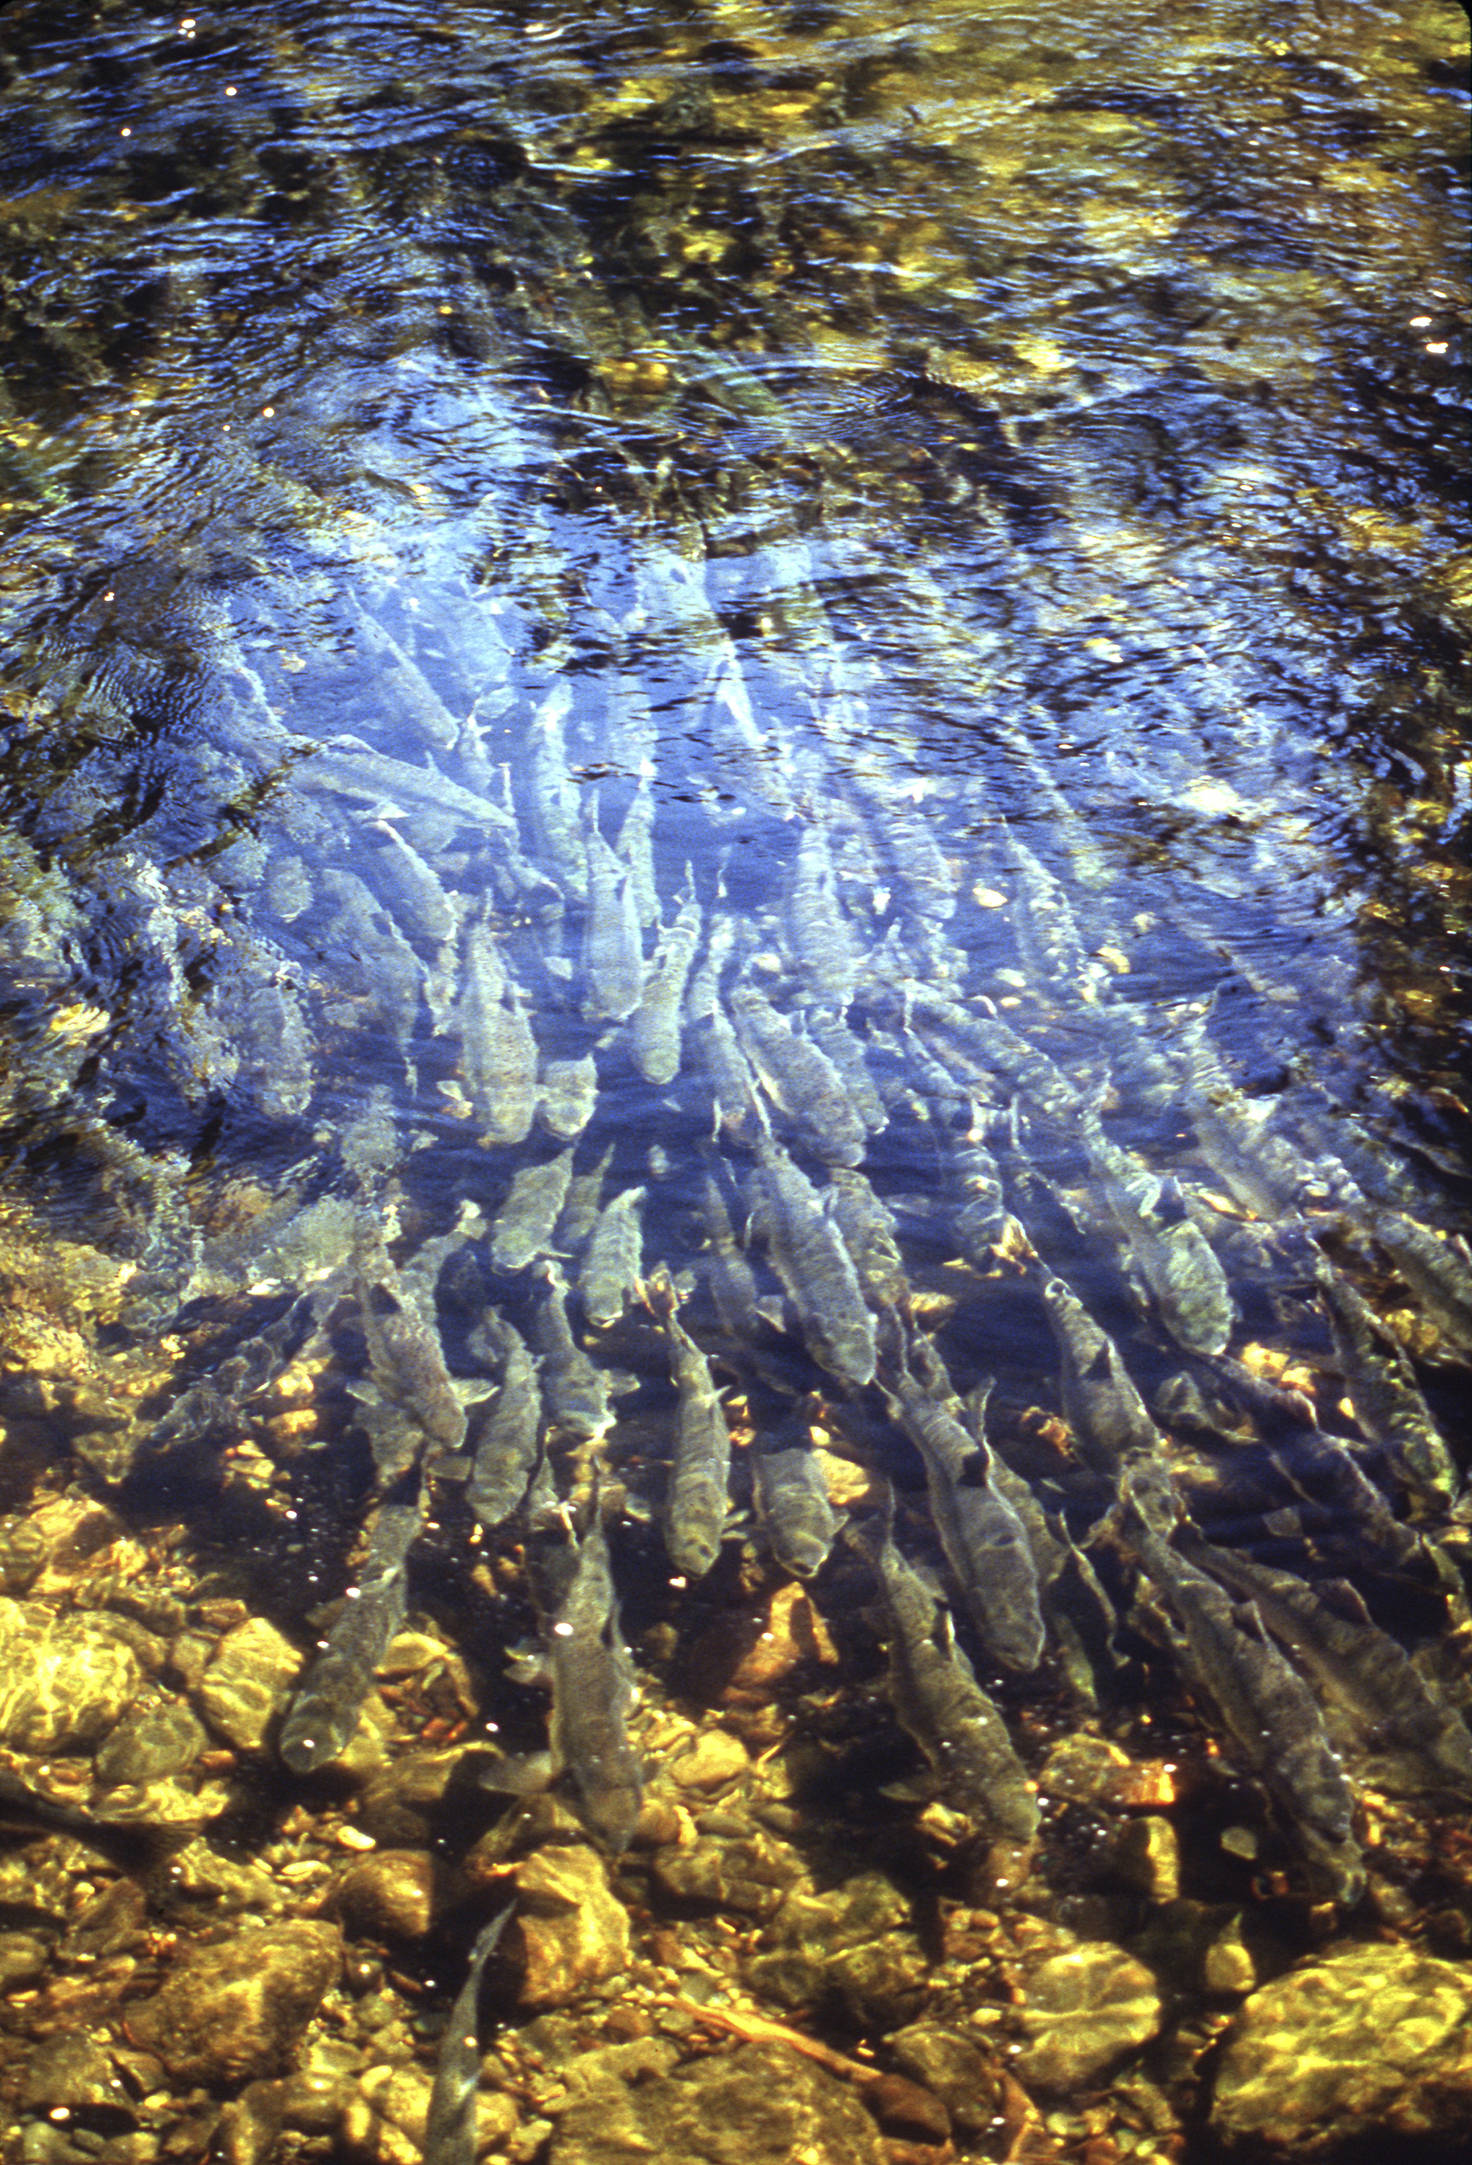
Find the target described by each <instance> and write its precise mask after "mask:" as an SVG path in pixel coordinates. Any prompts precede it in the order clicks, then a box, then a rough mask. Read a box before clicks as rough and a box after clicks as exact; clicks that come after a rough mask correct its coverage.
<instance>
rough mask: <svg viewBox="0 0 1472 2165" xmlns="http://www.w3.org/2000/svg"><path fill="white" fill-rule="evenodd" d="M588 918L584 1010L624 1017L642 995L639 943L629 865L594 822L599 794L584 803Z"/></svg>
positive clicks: (600, 1016)
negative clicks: (623, 860)
mask: <svg viewBox="0 0 1472 2165" xmlns="http://www.w3.org/2000/svg"><path fill="white" fill-rule="evenodd" d="M584 813H585V816H584V828H585V831H586V832H585V845H586V851H587V866H588V918H587V927H586V930H585V933H584V938H583V979H584V985H585V988H586V989H585V991H584V995H583V1013H584V1015H585V1016H587V1018H588V1020H589V1021H590V1022H627V1020H628V1018H629V1017H630V1015H632V1014H633V1012H634V1010H635V1009H636V1008H637V1007H638V1005H639V1002H640V1000H641V999H642V998H643V995H644V942H643V935H642V933H641V931H640V926H639V905H638V899H637V897H636V895H635V892H634V885H633V879H632V876H631V874H630V872H629V869H628V867H627V866H626V865H625V864H623V863H622V862H621V861H620V859H619V858H618V857H617V856H616V855H615V854H614V852H613V850H612V849H610V848H609V845H608V843H607V842H606V841H605V840H604V839H603V834H602V832H601V830H600V828H599V825H598V793H597V791H596V790H592V791H590V792H589V794H588V797H587V799H586V800H585V806H584Z"/></svg>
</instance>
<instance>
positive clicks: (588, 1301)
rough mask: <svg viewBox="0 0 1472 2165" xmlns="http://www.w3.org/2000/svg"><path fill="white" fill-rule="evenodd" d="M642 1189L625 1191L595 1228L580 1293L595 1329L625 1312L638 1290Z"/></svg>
mask: <svg viewBox="0 0 1472 2165" xmlns="http://www.w3.org/2000/svg"><path fill="white" fill-rule="evenodd" d="M644 1195H645V1191H644V1189H643V1188H623V1189H621V1190H620V1191H619V1193H618V1194H617V1195H616V1196H614V1198H613V1200H612V1202H610V1203H608V1204H606V1205H605V1207H604V1209H603V1210H602V1212H601V1213H600V1215H599V1218H598V1223H597V1224H596V1225H595V1226H594V1228H593V1237H592V1239H591V1240H590V1241H589V1242H588V1247H587V1253H586V1254H585V1255H584V1257H583V1262H582V1268H581V1269H580V1270H579V1272H578V1291H579V1292H580V1293H581V1294H582V1297H583V1309H584V1312H585V1313H586V1315H587V1318H588V1321H589V1322H590V1323H591V1324H592V1325H593V1327H594V1329H595V1330H606V1329H607V1328H608V1326H609V1325H610V1324H612V1323H616V1322H617V1321H618V1319H619V1317H620V1316H621V1315H622V1314H623V1312H624V1307H625V1304H626V1303H627V1301H628V1300H629V1298H630V1297H631V1296H632V1295H633V1294H635V1293H637V1291H638V1288H639V1267H640V1262H641V1259H642V1255H643V1232H642V1228H641V1225H640V1219H639V1210H640V1206H641V1204H642V1203H643V1201H644Z"/></svg>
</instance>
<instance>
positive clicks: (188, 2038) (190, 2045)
mask: <svg viewBox="0 0 1472 2165" xmlns="http://www.w3.org/2000/svg"><path fill="white" fill-rule="evenodd" d="M341 1966H342V1935H341V1933H340V1932H339V1930H338V1928H337V1926H336V1925H334V1924H326V1923H323V1922H321V1921H320V1920H315V1919H308V1920H302V1921H297V1922H293V1923H289V1924H275V1925H262V1926H259V1927H256V1928H255V1929H253V1930H247V1931H242V1932H236V1933H232V1934H231V1936H230V1937H229V1938H228V1939H224V1940H216V1941H213V1942H211V1943H209V1944H206V1945H203V1946H196V1947H194V1948H192V1949H191V1950H190V1951H189V1953H188V1954H186V1955H185V1957H184V1959H183V1960H182V1961H181V1962H180V1963H179V1965H178V1967H177V1968H176V1969H175V1970H174V1971H173V1972H172V1973H171V1974H170V1976H169V1977H168V1979H167V1980H166V1982H165V1984H164V1985H163V1988H162V1989H161V1990H160V1991H159V1992H158V1993H156V1994H155V1996H154V1997H153V1998H152V1999H151V2000H145V2001H143V2002H142V2003H141V2005H138V2006H134V2007H131V2008H130V2009H129V2010H128V2015H127V2022H126V2028H127V2033H128V2036H129V2038H130V2039H131V2041H132V2042H133V2043H134V2044H135V2045H141V2046H142V2047H143V2049H144V2050H145V2051H146V2052H153V2053H156V2054H157V2055H158V2057H159V2059H160V2060H162V2061H163V2063H164V2066H165V2067H166V2068H167V2069H168V2072H169V2074H170V2075H171V2076H172V2077H173V2078H174V2080H175V2081H176V2082H181V2083H195V2082H201V2083H241V2082H248V2081H250V2080H252V2079H253V2078H255V2077H259V2076H270V2075H279V2074H283V2073H285V2072H286V2070H287V2068H288V2067H289V2065H290V2062H291V2057H292V2053H293V2051H294V2049H295V2047H296V2044H297V2042H298V2040H299V2039H300V2037H301V2034H302V2032H303V2030H304V2029H305V2028H306V2026H307V2024H308V2023H309V2022H310V2021H311V2019H312V2016H313V2015H314V2014H315V2013H316V2011H317V2008H318V2006H319V2005H320V2003H321V2001H322V1998H323V1996H324V1994H325V1993H326V1992H327V1989H328V1987H329V1986H330V1985H331V1984H333V1983H334V1982H335V1980H336V1978H337V1976H338V1973H339V1971H340V1969H341Z"/></svg>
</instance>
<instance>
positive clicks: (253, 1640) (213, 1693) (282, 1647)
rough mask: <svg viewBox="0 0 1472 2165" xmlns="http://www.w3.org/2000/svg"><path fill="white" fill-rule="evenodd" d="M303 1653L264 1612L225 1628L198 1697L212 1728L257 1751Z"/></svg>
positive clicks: (230, 1741) (239, 1748)
mask: <svg viewBox="0 0 1472 2165" xmlns="http://www.w3.org/2000/svg"><path fill="white" fill-rule="evenodd" d="M301 1669H302V1656H301V1654H300V1653H299V1652H298V1650H297V1648H296V1647H294V1646H293V1645H292V1643H291V1641H290V1640H289V1639H286V1638H283V1637H282V1635H281V1633H280V1632H279V1631H278V1630H277V1629H276V1627H275V1625H274V1624H268V1623H267V1622H266V1619H265V1618H264V1617H263V1616H252V1617H248V1618H247V1619H246V1621H245V1622H244V1623H243V1624H237V1625H236V1626H235V1628H234V1630H233V1631H227V1632H226V1634H225V1636H224V1638H223V1639H221V1641H220V1643H219V1646H218V1648H217V1649H216V1652H215V1657H214V1659H213V1661H211V1663H210V1665H209V1667H208V1668H207V1669H206V1670H205V1672H204V1675H203V1676H202V1677H201V1678H200V1681H199V1685H198V1690H197V1694H196V1696H197V1697H198V1700H199V1707H200V1712H201V1713H202V1714H203V1715H204V1718H205V1720H206V1721H207V1722H208V1723H209V1724H210V1727H211V1728H212V1729H214V1730H216V1731H217V1732H218V1734H219V1735H221V1736H222V1737H224V1739H225V1741H226V1742H227V1743H228V1744H233V1745H234V1747H235V1749H236V1750H237V1751H242V1752H253V1751H259V1750H260V1749H261V1747H262V1745H263V1744H264V1743H265V1741H266V1732H267V1730H268V1729H269V1728H270V1726H271V1723H272V1721H273V1720H274V1718H275V1716H276V1715H277V1714H278V1713H279V1712H280V1710H281V1708H282V1707H283V1706H284V1705H285V1704H286V1698H287V1694H288V1692H289V1691H290V1688H291V1686H292V1684H293V1683H294V1681H295V1680H296V1678H297V1676H298V1675H299V1674H300V1673H301Z"/></svg>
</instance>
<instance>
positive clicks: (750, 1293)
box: [700, 1172, 761, 1345]
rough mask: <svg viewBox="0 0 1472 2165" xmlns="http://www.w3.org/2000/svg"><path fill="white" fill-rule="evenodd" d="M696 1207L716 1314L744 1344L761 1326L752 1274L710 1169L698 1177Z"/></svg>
mask: <svg viewBox="0 0 1472 2165" xmlns="http://www.w3.org/2000/svg"><path fill="white" fill-rule="evenodd" d="M700 1208H701V1216H702V1218H703V1219H704V1222H705V1235H706V1238H705V1273H706V1277H707V1280H708V1281H709V1285H710V1293H711V1299H712V1300H713V1301H714V1302H715V1307H716V1314H717V1315H718V1316H719V1317H720V1319H721V1326H722V1328H723V1329H724V1330H725V1331H726V1333H727V1335H728V1336H729V1337H730V1338H731V1339H733V1340H734V1341H735V1343H736V1344H738V1345H742V1344H746V1343H748V1342H749V1341H750V1340H751V1339H752V1338H753V1337H754V1336H755V1335H756V1334H757V1333H758V1332H759V1330H760V1328H761V1317H760V1315H759V1313H758V1310H757V1288H756V1275H755V1273H754V1272H753V1270H752V1267H751V1265H750V1263H748V1262H747V1260H746V1256H745V1254H744V1253H743V1251H742V1249H741V1247H740V1245H739V1243H738V1241H737V1239H736V1234H735V1231H734V1229H733V1227H732V1224H731V1215H730V1212H729V1211H728V1210H727V1208H726V1198H725V1196H724V1195H723V1194H722V1193H721V1189H720V1185H719V1183H718V1182H717V1180H716V1179H715V1176H714V1175H713V1174H712V1173H710V1172H707V1173H706V1174H705V1175H704V1177H703V1179H702V1180H701V1184H700Z"/></svg>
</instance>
